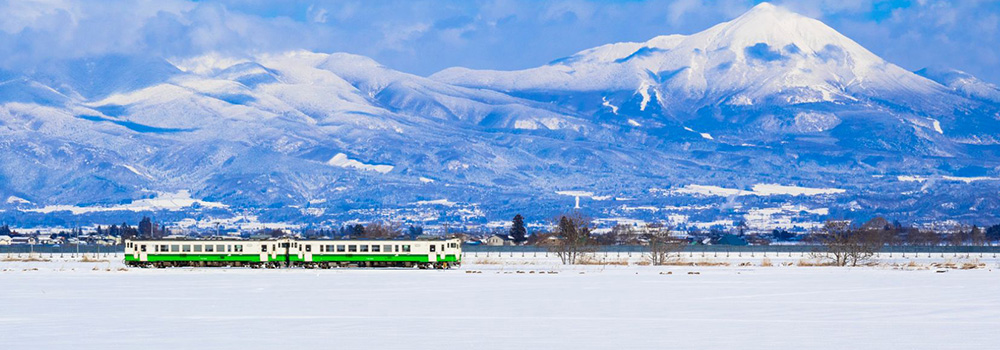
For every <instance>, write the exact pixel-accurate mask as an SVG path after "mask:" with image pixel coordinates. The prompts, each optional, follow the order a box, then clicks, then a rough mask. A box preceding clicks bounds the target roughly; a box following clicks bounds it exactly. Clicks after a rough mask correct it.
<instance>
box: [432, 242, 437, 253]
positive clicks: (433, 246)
mask: <svg viewBox="0 0 1000 350" xmlns="http://www.w3.org/2000/svg"><path fill="white" fill-rule="evenodd" d="M430 248H431V251H432V252H433V251H434V248H437V246H436V245H433V244H431V247H430Z"/></svg>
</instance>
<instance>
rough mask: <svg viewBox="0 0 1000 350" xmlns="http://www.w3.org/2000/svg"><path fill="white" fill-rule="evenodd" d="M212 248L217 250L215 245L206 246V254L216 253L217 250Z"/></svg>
mask: <svg viewBox="0 0 1000 350" xmlns="http://www.w3.org/2000/svg"><path fill="white" fill-rule="evenodd" d="M212 248H215V246H214V245H211V244H206V245H205V252H207V253H211V252H214V251H215V249H212Z"/></svg>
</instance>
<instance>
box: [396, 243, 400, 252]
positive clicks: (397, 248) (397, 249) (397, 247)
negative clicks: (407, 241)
mask: <svg viewBox="0 0 1000 350" xmlns="http://www.w3.org/2000/svg"><path fill="white" fill-rule="evenodd" d="M396 253H399V246H398V245H397V246H396Z"/></svg>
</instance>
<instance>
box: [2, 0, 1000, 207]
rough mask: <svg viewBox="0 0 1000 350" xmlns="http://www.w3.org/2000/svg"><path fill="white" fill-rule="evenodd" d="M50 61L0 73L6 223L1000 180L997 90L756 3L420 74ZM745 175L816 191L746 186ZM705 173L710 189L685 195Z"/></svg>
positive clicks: (872, 189) (243, 64)
mask: <svg viewBox="0 0 1000 350" xmlns="http://www.w3.org/2000/svg"><path fill="white" fill-rule="evenodd" d="M53 65H54V66H53V67H48V69H46V70H39V71H37V72H35V73H34V74H32V73H31V72H25V73H20V72H5V73H3V74H2V75H0V77H2V78H3V82H0V135H3V136H4V139H6V142H3V143H0V145H2V147H3V149H4V152H2V154H0V180H4V181H2V182H0V199H3V198H15V197H16V198H18V200H12V201H8V202H7V203H3V202H0V210H3V213H2V214H0V217H2V218H4V219H5V220H7V221H21V222H39V221H45V220H49V219H47V218H46V217H42V216H39V215H41V214H32V213H38V211H37V210H39V209H38V208H43V207H45V206H49V205H118V206H120V205H121V204H122V203H130V202H132V201H136V200H140V199H144V198H148V197H149V196H151V195H155V194H156V193H181V192H180V191H187V192H183V193H185V194H190V195H191V196H192V197H193V198H195V199H196V200H204V201H206V202H211V203H216V202H218V203H222V204H221V205H224V206H225V207H226V208H229V209H226V210H229V211H230V212H229V214H225V213H220V211H225V210H223V209H220V208H222V207H220V206H213V207H211V208H190V209H189V210H188V211H186V212H185V213H187V214H185V215H193V216H206V215H207V216H211V215H216V216H217V215H233V213H236V212H248V211H249V212H253V213H257V214H255V215H258V214H259V215H260V216H261V217H262V218H266V219H268V220H274V221H290V222H310V223H322V222H342V221H345V220H352V219H359V218H360V219H380V218H382V219H384V218H386V217H391V218H400V217H402V218H404V219H405V220H410V221H414V220H415V221H418V222H425V223H434V222H455V221H456V220H458V221H462V220H464V221H469V220H473V221H477V220H478V221H480V222H486V221H491V220H496V219H498V218H503V217H505V216H508V215H512V213H515V212H518V211H522V210H524V211H531V212H532V213H533V214H534V215H536V216H537V217H548V216H551V215H553V214H554V213H556V212H559V211H563V210H566V208H565V205H566V201H567V200H568V197H567V195H564V194H560V193H569V192H572V193H582V192H587V193H591V194H590V195H589V197H588V198H591V200H589V201H588V202H586V204H587V205H588V208H587V210H589V211H591V214H592V215H594V216H595V217H637V218H644V219H656V218H658V217H659V218H662V217H663V216H664V215H666V217H670V218H675V219H678V220H680V219H679V218H682V217H683V218H686V219H684V220H687V221H683V220H681V221H678V222H677V223H676V224H678V225H680V224H683V223H684V222H695V221H697V222H720V221H725V220H730V221H732V220H739V219H740V218H744V219H745V218H751V217H752V218H757V217H758V216H755V215H758V214H757V213H756V212H754V210H758V211H759V210H763V209H762V208H773V207H775V206H777V207H776V208H785V207H787V206H792V207H796V208H798V207H800V206H801V207H803V208H806V209H805V210H800V211H794V210H793V211H792V213H790V214H788V215H790V216H792V217H795V216H796V215H799V216H802V218H800V219H795V220H800V221H795V220H792V221H790V222H789V223H790V224H795V223H796V222H797V223H800V224H802V225H806V224H807V223H810V222H811V223H815V221H816V220H819V216H820V215H819V214H817V213H821V212H822V213H828V214H826V215H829V216H837V217H854V216H863V215H876V214H877V215H895V216H896V217H899V218H901V219H908V220H914V221H916V220H943V219H953V218H969V219H970V220H987V219H989V220H992V219H997V214H995V213H998V212H1000V203H998V202H997V200H992V199H988V198H986V197H984V196H983V195H981V194H980V193H993V192H995V190H996V188H997V186H998V184H1000V182H998V179H1000V135H998V132H1000V103H997V102H996V100H994V99H993V96H994V95H991V94H992V93H993V92H995V91H997V90H996V87H995V86H992V85H989V84H986V83H983V82H981V81H978V80H976V79H975V78H974V77H971V76H969V75H967V74H965V75H963V74H964V73H961V74H959V73H955V72H950V71H943V70H923V71H918V73H914V72H909V71H906V70H903V69H902V68H900V67H898V66H896V65H893V64H891V63H889V62H886V61H885V60H883V59H881V58H879V57H877V56H875V55H874V54H872V53H871V52H870V51H868V50H867V49H865V48H863V47H861V46H860V45H858V44H857V43H856V42H854V41H853V40H850V39H849V38H846V37H844V36H842V35H840V34H839V33H837V32H836V31H835V30H833V29H832V28H830V27H828V26H826V25H825V24H823V23H822V22H819V21H817V20H815V19H811V18H807V17H804V16H801V15H798V14H795V13H792V12H790V11H787V10H785V9H782V8H779V7H776V6H773V5H771V4H767V3H764V4H761V5H758V6H756V7H755V8H754V9H752V10H751V11H749V12H748V13H746V14H744V15H742V16H740V17H737V18H736V19H733V20H731V21H728V22H724V23H720V24H718V25H716V26H713V27H711V28H709V29H706V30H705V31H702V32H699V33H695V34H692V35H686V36H684V35H666V36H657V37H654V38H652V39H650V40H648V41H646V42H642V43H614V44H607V45H603V46H599V47H596V48H592V49H587V50H582V51H580V52H578V53H577V54H574V55H572V56H569V57H567V58H563V59H557V60H554V61H553V62H552V63H550V64H548V65H545V66H542V67H538V68H532V69H528V70H522V71H512V72H501V71H489V70H485V71H483V70H469V69H464V68H453V69H448V70H443V71H441V72H438V73H435V74H433V75H431V76H430V77H421V76H417V75H413V74H408V73H405V72H399V71H396V70H393V69H390V68H387V67H385V66H383V65H381V64H379V63H378V62H376V61H374V60H372V59H371V58H368V57H364V56H358V55H352V54H346V53H334V54H323V53H312V52H308V51H291V52H286V53H266V54H258V55H253V56H249V57H245V58H239V59H237V58H229V57H221V56H219V55H207V56H202V57H192V58H188V59H185V60H180V61H175V62H173V63H171V62H170V61H168V60H163V59H160V58H143V57H124V56H108V57H102V58H92V59H84V60H75V61H68V62H62V63H53ZM79 67H84V68H86V69H83V70H79V69H77V68H79ZM145 71H148V72H149V73H148V75H146V76H135V77H132V76H130V75H134V74H135V72H145ZM52 86H57V88H53V87H52ZM914 179H919V180H914ZM956 179H958V180H956ZM963 179H966V180H963ZM761 184H779V185H781V186H803V187H811V188H817V189H825V188H832V189H835V190H816V191H806V193H814V194H813V195H805V196H799V195H781V194H779V195H766V196H762V195H759V194H758V193H757V192H755V191H750V190H748V189H750V188H754V187H755V186H757V185H761ZM691 186H695V187H691ZM698 186H702V187H698ZM704 186H710V187H704ZM711 186H715V187H718V188H722V189H723V190H712V191H708V192H705V193H726V194H728V195H727V196H728V198H723V200H721V201H720V198H718V197H716V195H715V194H711V195H705V193H702V192H704V191H702V190H703V189H705V188H714V187H711ZM567 191H569V192H567ZM699 191H702V192H699ZM21 199H23V200H24V201H22V200H21ZM619 199H621V200H619ZM935 202H940V203H944V204H945V205H947V206H948V207H947V208H944V209H942V208H940V207H936V206H935V204H934V203H935ZM26 203H30V204H26ZM421 203H422V204H421ZM428 203H431V204H428ZM433 203H449V204H450V205H435V204H433ZM455 203H459V204H458V205H455ZM633 207H636V208H679V207H684V208H688V209H683V210H682V209H669V210H667V209H657V210H653V211H650V210H646V209H641V210H638V209H628V208H633ZM691 208H694V209H691ZM755 208H756V209H755ZM970 208H973V209H970ZM821 209H822V210H821ZM994 209H996V210H994ZM31 210H36V211H31ZM203 210H210V211H212V213H213V214H211V215H208V214H205V213H203V212H202V211H203ZM781 210H784V209H781ZM781 210H779V212H781ZM772 211H773V210H772ZM46 213H47V215H49V216H52V215H55V216H58V217H61V218H60V219H59V220H69V219H66V218H65V217H73V216H71V215H66V216H65V217H62V216H60V215H59V214H58V213H59V212H58V211H57V212H52V211H48V212H46ZM317 213H319V214H317ZM87 215H110V214H87ZM177 215H181V214H177ZM102 217H103V216H102ZM72 220H80V219H72ZM83 220H96V219H95V218H93V217H91V219H83ZM671 220H674V219H671Z"/></svg>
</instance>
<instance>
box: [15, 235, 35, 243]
mask: <svg viewBox="0 0 1000 350" xmlns="http://www.w3.org/2000/svg"><path fill="white" fill-rule="evenodd" d="M10 244H38V240H36V239H35V238H34V237H30V236H17V237H12V238H11V239H10Z"/></svg>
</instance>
